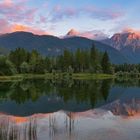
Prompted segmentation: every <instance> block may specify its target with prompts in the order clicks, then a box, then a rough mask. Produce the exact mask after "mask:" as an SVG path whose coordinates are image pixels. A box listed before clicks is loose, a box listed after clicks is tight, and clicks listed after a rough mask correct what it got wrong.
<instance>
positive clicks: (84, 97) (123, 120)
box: [0, 79, 140, 140]
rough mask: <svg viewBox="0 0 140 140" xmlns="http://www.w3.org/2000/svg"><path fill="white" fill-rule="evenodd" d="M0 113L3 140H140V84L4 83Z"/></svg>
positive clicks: (120, 80) (0, 93)
mask: <svg viewBox="0 0 140 140" xmlns="http://www.w3.org/2000/svg"><path fill="white" fill-rule="evenodd" d="M60 110H63V111H60ZM0 112H1V114H0V140H46V139H47V140H62V139H66V140H85V139H86V140H109V139H112V138H113V140H132V139H133V140H139V139H140V135H139V130H140V119H139V117H140V80H135V81H134V82H133V81H132V80H127V81H124V80H123V79H116V80H68V81H62V80H61V81H58V80H57V81H55V80H29V81H22V82H14V83H10V82H7V83H0Z"/></svg>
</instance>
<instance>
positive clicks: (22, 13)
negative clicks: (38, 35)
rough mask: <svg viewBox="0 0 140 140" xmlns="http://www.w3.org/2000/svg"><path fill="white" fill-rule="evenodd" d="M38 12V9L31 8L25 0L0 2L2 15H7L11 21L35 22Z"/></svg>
mask: <svg viewBox="0 0 140 140" xmlns="http://www.w3.org/2000/svg"><path fill="white" fill-rule="evenodd" d="M36 13H37V9H36V8H31V7H30V8H29V7H28V6H27V5H26V2H25V1H20V2H13V1H12V0H5V1H3V2H0V16H1V17H6V19H7V21H9V22H19V21H20V22H26V23H27V22H31V21H32V22H33V20H34V18H35V15H36Z"/></svg>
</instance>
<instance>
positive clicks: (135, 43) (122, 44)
mask: <svg viewBox="0 0 140 140" xmlns="http://www.w3.org/2000/svg"><path fill="white" fill-rule="evenodd" d="M102 42H103V43H105V44H107V45H110V46H112V47H113V48H115V49H117V50H119V51H120V52H121V53H122V54H123V55H124V56H125V57H127V59H128V60H129V62H130V63H140V34H138V33H135V32H126V33H117V34H114V35H113V36H112V37H111V38H109V39H106V40H103V41H102Z"/></svg>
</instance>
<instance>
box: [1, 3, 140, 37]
mask: <svg viewBox="0 0 140 140" xmlns="http://www.w3.org/2000/svg"><path fill="white" fill-rule="evenodd" d="M139 5H140V1H139V0H133V1H132V0H131V1H130V0H129V1H128V0H0V33H6V32H14V31H20V30H23V31H30V32H33V33H36V34H53V35H57V36H61V35H64V34H66V33H67V32H68V31H69V30H70V29H75V30H77V31H79V32H82V33H84V32H86V33H90V34H91V33H93V34H94V33H98V32H99V33H100V34H102V33H103V34H106V35H109V36H111V35H112V34H114V33H115V32H121V31H123V30H127V29H133V30H139V29H140V25H139V22H140V14H139Z"/></svg>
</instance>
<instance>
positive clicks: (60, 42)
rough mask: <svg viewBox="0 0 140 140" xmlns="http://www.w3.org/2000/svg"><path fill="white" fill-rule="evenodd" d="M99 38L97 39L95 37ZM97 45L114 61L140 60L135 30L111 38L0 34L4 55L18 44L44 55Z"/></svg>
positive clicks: (71, 33) (72, 33) (139, 41)
mask: <svg viewBox="0 0 140 140" xmlns="http://www.w3.org/2000/svg"><path fill="white" fill-rule="evenodd" d="M94 39H95V38H94ZM93 43H94V44H95V46H96V48H97V49H99V51H101V52H104V51H107V52H108V54H109V56H110V60H111V62H112V63H115V64H121V63H140V35H139V34H137V33H132V32H125V33H117V34H114V35H113V36H112V37H111V38H106V39H103V40H92V39H89V38H86V37H84V36H80V35H79V33H78V32H76V31H74V30H71V31H69V32H68V33H67V35H66V37H63V38H59V37H56V36H51V35H35V34H32V33H30V32H22V31H21V32H13V33H8V34H3V35H0V54H6V53H8V52H9V51H10V50H14V49H16V48H17V47H22V48H25V49H26V50H28V51H31V50H33V49H36V50H37V51H39V52H40V53H41V54H42V55H49V56H56V55H60V54H61V53H62V52H63V51H64V49H69V50H71V51H75V50H76V49H77V48H81V49H90V48H91V46H92V44H93Z"/></svg>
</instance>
